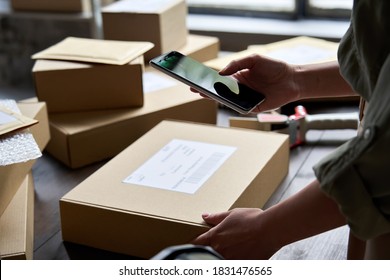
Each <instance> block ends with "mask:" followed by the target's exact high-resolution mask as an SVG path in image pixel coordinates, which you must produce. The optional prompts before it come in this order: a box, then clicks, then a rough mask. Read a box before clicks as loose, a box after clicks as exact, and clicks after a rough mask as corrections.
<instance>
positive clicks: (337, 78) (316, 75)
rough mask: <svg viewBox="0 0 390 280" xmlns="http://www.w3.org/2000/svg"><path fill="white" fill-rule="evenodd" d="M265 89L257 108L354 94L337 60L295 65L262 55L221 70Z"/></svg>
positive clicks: (229, 65) (259, 88)
mask: <svg viewBox="0 0 390 280" xmlns="http://www.w3.org/2000/svg"><path fill="white" fill-rule="evenodd" d="M220 74H221V75H232V76H233V77H234V78H235V79H237V80H238V81H239V82H242V83H243V84H246V85H247V86H249V87H251V88H253V89H254V90H257V91H259V92H261V93H263V94H264V95H265V96H266V100H265V102H263V103H262V104H261V105H260V106H259V107H258V111H267V110H271V109H276V108H278V107H280V106H282V105H285V104H287V103H290V102H292V101H297V100H300V99H307V98H318V97H330V96H333V97H335V96H348V95H355V93H354V92H353V90H352V89H351V87H350V86H349V84H348V83H347V82H346V81H345V80H344V79H343V77H342V76H341V75H340V72H339V65H338V63H337V62H336V61H333V62H326V63H319V64H311V65H292V64H287V63H285V62H282V61H278V60H274V59H271V58H267V57H264V56H260V55H251V56H248V57H245V58H243V59H239V60H234V61H232V62H231V63H229V64H228V65H227V66H226V67H225V68H224V69H222V70H221V71H220Z"/></svg>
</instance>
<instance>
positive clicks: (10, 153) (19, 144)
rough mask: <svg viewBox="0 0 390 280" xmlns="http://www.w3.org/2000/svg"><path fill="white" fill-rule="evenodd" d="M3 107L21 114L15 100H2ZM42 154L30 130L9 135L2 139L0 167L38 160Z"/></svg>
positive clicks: (0, 141)
mask: <svg viewBox="0 0 390 280" xmlns="http://www.w3.org/2000/svg"><path fill="white" fill-rule="evenodd" d="M0 103H1V104H2V105H3V106H6V107H7V108H8V109H10V110H12V111H14V112H17V113H19V114H20V113H21V112H20V110H19V108H18V106H17V104H16V102H15V100H11V99H6V100H0ZM40 156H42V153H41V151H40V149H39V147H38V145H37V143H36V141H35V139H34V137H33V135H32V134H31V133H30V132H29V129H23V130H20V131H18V132H14V133H9V134H6V135H3V136H1V137H0V166H5V165H10V164H14V163H20V162H26V161H29V160H33V159H37V158H39V157H40Z"/></svg>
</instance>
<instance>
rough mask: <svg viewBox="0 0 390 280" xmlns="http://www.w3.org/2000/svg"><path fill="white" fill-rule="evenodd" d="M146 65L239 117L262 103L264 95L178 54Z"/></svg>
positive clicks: (169, 54) (164, 56) (170, 54)
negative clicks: (231, 110) (219, 104)
mask: <svg viewBox="0 0 390 280" xmlns="http://www.w3.org/2000/svg"><path fill="white" fill-rule="evenodd" d="M149 63H150V65H151V66H152V67H154V68H156V69H158V70H160V71H162V72H163V73H165V74H167V75H169V76H171V77H173V78H175V79H177V80H179V81H181V82H183V83H185V84H187V85H189V86H190V87H192V88H194V89H196V90H197V91H199V92H200V93H202V94H204V95H206V96H208V97H210V98H211V99H214V100H216V101H218V102H220V103H221V104H224V105H226V106H227V107H229V108H231V109H233V110H236V111H237V112H239V113H241V114H248V113H250V112H251V111H252V110H253V109H254V108H256V106H257V105H259V104H260V103H261V102H263V101H264V95H263V94H261V93H260V92H257V91H255V90H253V89H251V88H249V87H248V86H246V85H244V84H241V83H239V82H238V81H237V80H235V79H233V78H232V77H229V76H222V75H220V74H219V73H218V72H217V71H215V70H214V69H212V68H210V67H207V66H206V65H204V64H203V63H201V62H199V61H196V60H194V59H192V58H190V57H188V56H185V55H183V54H181V53H180V52H177V51H171V52H168V53H165V54H163V55H160V56H158V57H156V58H153V59H152V60H150V62H149Z"/></svg>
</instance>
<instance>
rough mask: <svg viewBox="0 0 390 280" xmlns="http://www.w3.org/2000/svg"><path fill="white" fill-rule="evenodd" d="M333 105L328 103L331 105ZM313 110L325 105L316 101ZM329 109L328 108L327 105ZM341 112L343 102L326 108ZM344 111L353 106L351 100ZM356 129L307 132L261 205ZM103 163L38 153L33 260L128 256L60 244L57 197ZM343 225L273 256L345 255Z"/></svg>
mask: <svg viewBox="0 0 390 280" xmlns="http://www.w3.org/2000/svg"><path fill="white" fill-rule="evenodd" d="M332 106H334V104H333V105H332ZM316 107H317V109H319V110H320V111H319V112H322V111H323V110H326V109H327V108H326V107H325V106H319V105H317V106H316ZM328 109H329V108H328ZM330 109H331V111H334V110H335V109H336V110H338V111H343V110H344V108H343V107H337V106H336V107H332V108H330ZM347 110H348V111H351V110H357V106H356V104H355V103H353V105H352V107H348V108H347ZM231 114H232V113H231V111H229V110H226V109H220V113H219V116H218V124H217V125H220V126H226V125H227V118H228V116H229V115H231ZM355 134H356V132H355V131H354V130H333V131H332V130H327V131H309V132H308V133H307V144H306V145H304V146H300V147H297V148H294V149H292V150H291V153H290V164H289V172H288V175H287V177H286V178H285V179H284V181H283V182H282V183H281V185H280V186H279V188H278V189H277V190H276V191H275V193H274V194H273V195H272V197H271V198H270V199H269V201H268V202H267V204H266V206H265V207H266V208H267V207H269V206H271V205H274V204H275V203H278V202H279V201H281V200H283V199H285V198H287V197H289V196H291V195H292V194H294V193H296V192H297V191H299V190H300V189H301V188H303V187H304V186H306V185H307V184H308V183H309V182H311V181H312V180H313V179H314V173H313V171H312V166H313V165H314V164H315V163H316V162H317V161H318V160H319V159H320V158H322V157H323V156H325V155H326V154H328V153H330V152H331V151H332V150H334V149H335V148H336V147H337V146H338V145H340V144H341V143H343V142H345V141H346V140H348V139H349V138H351V137H353V136H354V135H355ZM104 163H105V162H99V163H96V164H92V165H89V166H87V167H84V168H80V169H75V170H73V169H70V168H68V167H66V166H65V165H63V164H62V163H60V162H59V161H57V160H56V159H54V158H53V157H51V156H50V155H49V154H47V153H44V155H43V157H42V158H40V159H38V161H37V163H36V164H35V165H34V167H33V176H34V182H35V236H34V259H44V260H48V259H132V257H130V256H126V255H119V254H115V253H110V252H106V251H102V250H97V249H93V248H89V247H86V246H81V245H76V244H70V243H64V242H63V241H62V237H61V224H60V216H59V199H60V198H61V197H62V196H63V195H64V194H66V193H67V192H68V191H69V190H71V189H72V188H74V187H75V186H77V185H78V184H79V183H80V182H82V181H83V180H84V179H85V178H87V177H88V176H89V175H90V174H92V173H93V172H94V171H95V170H97V169H98V168H100V167H101V166H102V165H103V164H104ZM347 237H348V228H347V227H346V226H344V227H341V228H339V229H336V230H332V231H329V232H327V233H323V234H321V235H318V236H315V237H312V238H308V239H306V240H302V241H299V242H296V243H293V244H290V245H288V246H286V247H284V248H282V249H281V250H280V251H279V252H277V253H276V254H275V255H274V256H273V259H284V260H286V259H323V260H327V259H336V260H338V259H346V253H347V241H348V238H347Z"/></svg>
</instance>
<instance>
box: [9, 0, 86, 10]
mask: <svg viewBox="0 0 390 280" xmlns="http://www.w3.org/2000/svg"><path fill="white" fill-rule="evenodd" d="M11 7H12V8H13V9H14V10H22V11H37V12H38V11H39V12H66V13H67V12H72V13H80V12H90V11H91V0H66V1H58V0H56V1H53V0H11Z"/></svg>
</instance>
